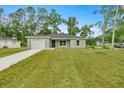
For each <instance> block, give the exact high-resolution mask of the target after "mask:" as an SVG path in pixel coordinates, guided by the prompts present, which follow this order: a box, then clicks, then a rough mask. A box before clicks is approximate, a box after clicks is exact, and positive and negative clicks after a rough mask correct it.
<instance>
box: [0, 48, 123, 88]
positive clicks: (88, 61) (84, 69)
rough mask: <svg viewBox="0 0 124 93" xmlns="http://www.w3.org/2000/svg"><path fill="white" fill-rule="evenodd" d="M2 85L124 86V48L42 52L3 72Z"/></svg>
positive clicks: (0, 81)
mask: <svg viewBox="0 0 124 93" xmlns="http://www.w3.org/2000/svg"><path fill="white" fill-rule="evenodd" d="M0 87H23V88H24V87H31V88H34V87H35V88H36V87H42V88H46V87H47V88H51V87H52V88H56V87H57V88H72V87H73V88H87V87H90V88H91V87H93V88H95V87H96V88H99V87H101V88H106V87H107V88H112V87H116V88H120V87H124V51H114V50H109V49H56V50H53V51H48V50H47V51H42V52H39V53H37V54H35V55H33V56H32V57H29V58H27V59H26V60H24V61H22V62H20V63H18V64H16V65H13V66H12V67H10V68H9V69H7V70H5V71H2V72H0Z"/></svg>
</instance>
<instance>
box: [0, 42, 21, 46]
mask: <svg viewBox="0 0 124 93" xmlns="http://www.w3.org/2000/svg"><path fill="white" fill-rule="evenodd" d="M5 46H6V47H7V48H20V47H21V46H20V41H15V40H0V48H3V47H5Z"/></svg>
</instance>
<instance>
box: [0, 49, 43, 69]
mask: <svg viewBox="0 0 124 93" xmlns="http://www.w3.org/2000/svg"><path fill="white" fill-rule="evenodd" d="M41 50H42V49H31V50H26V51H23V52H19V53H16V54H13V55H10V56H7V57H3V58H0V71H2V70H4V69H7V68H9V67H10V66H11V65H14V64H16V63H18V62H20V61H22V60H24V59H26V58H28V57H30V56H32V55H34V54H36V53H38V52H39V51H41Z"/></svg>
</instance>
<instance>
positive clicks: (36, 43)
mask: <svg viewBox="0 0 124 93" xmlns="http://www.w3.org/2000/svg"><path fill="white" fill-rule="evenodd" d="M26 38H27V45H28V48H31V49H39V48H40V49H48V48H85V47H86V40H85V39H83V38H81V37H79V36H72V35H68V34H52V35H41V36H27V37H26Z"/></svg>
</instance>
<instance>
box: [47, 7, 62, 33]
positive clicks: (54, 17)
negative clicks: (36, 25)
mask: <svg viewBox="0 0 124 93" xmlns="http://www.w3.org/2000/svg"><path fill="white" fill-rule="evenodd" d="M62 23H63V18H62V17H61V15H60V14H58V13H56V10H55V9H51V12H50V14H49V16H48V25H49V28H50V30H51V32H52V33H59V32H60V31H61V30H60V29H59V27H58V26H59V25H60V24H62Z"/></svg>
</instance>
